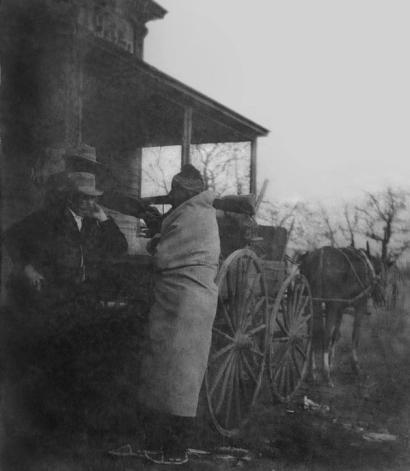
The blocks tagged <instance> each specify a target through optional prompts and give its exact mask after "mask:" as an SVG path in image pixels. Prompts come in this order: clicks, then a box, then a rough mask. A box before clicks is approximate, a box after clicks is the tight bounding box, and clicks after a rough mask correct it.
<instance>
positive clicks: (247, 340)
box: [235, 332, 252, 349]
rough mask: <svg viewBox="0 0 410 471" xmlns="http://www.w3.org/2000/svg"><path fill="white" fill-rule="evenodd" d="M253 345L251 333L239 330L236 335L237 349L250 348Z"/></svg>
mask: <svg viewBox="0 0 410 471" xmlns="http://www.w3.org/2000/svg"><path fill="white" fill-rule="evenodd" d="M251 346H252V338H251V336H250V335H247V334H244V333H242V332H238V333H237V334H236V335H235V347H236V348H237V349H244V348H249V347H251Z"/></svg>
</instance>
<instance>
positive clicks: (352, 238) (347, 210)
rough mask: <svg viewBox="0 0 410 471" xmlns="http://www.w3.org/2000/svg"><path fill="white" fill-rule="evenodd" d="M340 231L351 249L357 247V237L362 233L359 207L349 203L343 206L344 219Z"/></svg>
mask: <svg viewBox="0 0 410 471" xmlns="http://www.w3.org/2000/svg"><path fill="white" fill-rule="evenodd" d="M339 230H340V232H341V234H342V235H343V237H344V238H345V239H346V240H347V241H348V243H349V244H350V246H351V247H356V244H357V241H356V239H357V236H358V234H359V233H360V213H359V210H358V208H357V207H355V206H352V205H351V204H349V203H344V205H343V218H342V221H341V222H340V224H339Z"/></svg>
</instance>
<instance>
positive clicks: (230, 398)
mask: <svg viewBox="0 0 410 471" xmlns="http://www.w3.org/2000/svg"><path fill="white" fill-rule="evenodd" d="M237 363H238V356H237V355H235V356H234V358H233V361H232V369H231V371H230V376H229V383H228V386H229V389H228V394H227V398H226V399H227V400H226V413H225V423H226V424H227V425H229V424H232V420H230V419H231V416H230V415H231V409H232V401H233V394H234V390H235V376H236V370H237Z"/></svg>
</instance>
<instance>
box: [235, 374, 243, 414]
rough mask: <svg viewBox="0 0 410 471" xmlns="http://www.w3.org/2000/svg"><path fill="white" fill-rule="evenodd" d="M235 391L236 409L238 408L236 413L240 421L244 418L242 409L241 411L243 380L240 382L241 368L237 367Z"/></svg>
mask: <svg viewBox="0 0 410 471" xmlns="http://www.w3.org/2000/svg"><path fill="white" fill-rule="evenodd" d="M234 391H235V405H236V407H235V410H236V415H237V417H238V421H239V422H240V421H241V418H242V411H241V382H240V376H239V368H236V370H235V385H234Z"/></svg>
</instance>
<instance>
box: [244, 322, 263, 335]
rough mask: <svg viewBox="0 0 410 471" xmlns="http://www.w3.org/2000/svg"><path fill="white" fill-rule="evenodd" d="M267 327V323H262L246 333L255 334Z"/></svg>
mask: <svg viewBox="0 0 410 471" xmlns="http://www.w3.org/2000/svg"><path fill="white" fill-rule="evenodd" d="M265 329H266V324H261V325H258V327H255V328H254V329H251V330H248V331H247V332H246V333H247V334H248V335H255V334H257V333H259V332H262V331H264V330H265Z"/></svg>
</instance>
